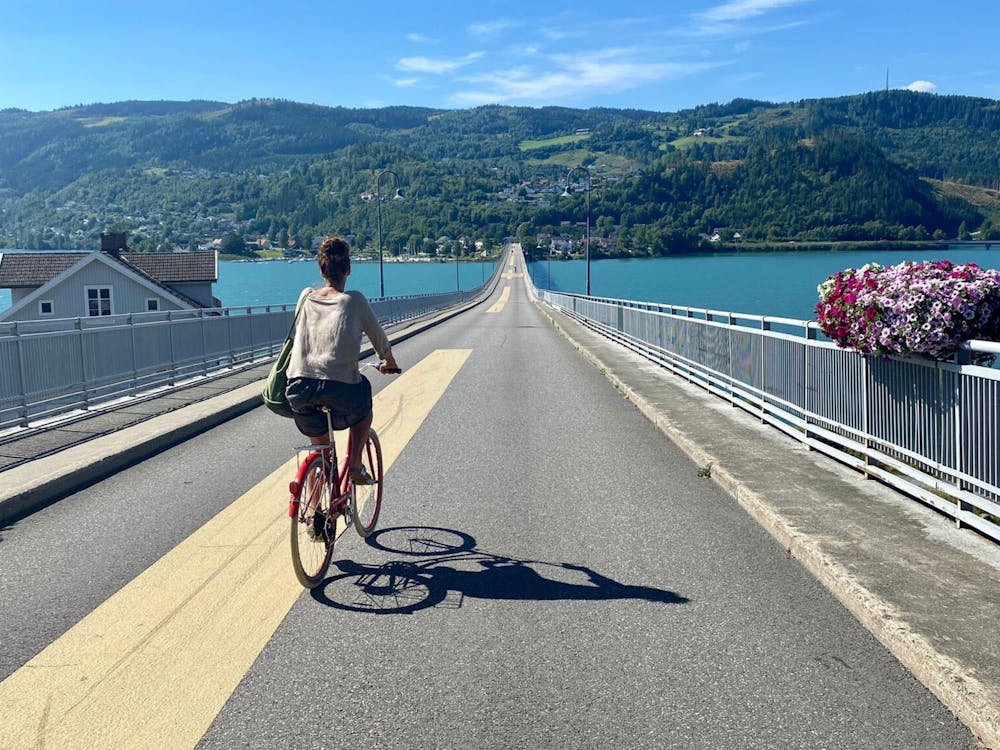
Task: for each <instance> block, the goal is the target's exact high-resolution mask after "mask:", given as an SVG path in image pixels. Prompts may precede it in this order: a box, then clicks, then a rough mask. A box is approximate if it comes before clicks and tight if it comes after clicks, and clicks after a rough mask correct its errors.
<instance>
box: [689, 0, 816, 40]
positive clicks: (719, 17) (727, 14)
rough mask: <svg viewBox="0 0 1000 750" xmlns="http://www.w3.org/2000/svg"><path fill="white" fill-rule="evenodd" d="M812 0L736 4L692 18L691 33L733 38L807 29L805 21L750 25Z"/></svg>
mask: <svg viewBox="0 0 1000 750" xmlns="http://www.w3.org/2000/svg"><path fill="white" fill-rule="evenodd" d="M806 2H811V0H732V1H731V2H727V3H723V4H721V5H716V6H714V7H712V8H709V9H708V10H706V11H702V12H701V13H694V14H692V15H691V20H692V22H693V24H692V27H691V29H690V33H693V34H696V35H699V36H719V37H722V36H732V35H737V34H739V35H742V36H745V35H747V34H770V33H774V32H776V31H785V30H787V29H793V28H795V27H797V26H801V25H803V23H804V22H803V21H790V22H785V23H782V24H771V25H763V26H761V25H747V22H749V21H753V20H755V19H758V18H759V17H760V16H763V15H765V14H767V13H770V12H771V11H775V10H779V9H781V8H785V7H790V6H793V5H800V4H802V3H806Z"/></svg>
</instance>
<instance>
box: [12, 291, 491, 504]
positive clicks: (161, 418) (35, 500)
mask: <svg viewBox="0 0 1000 750" xmlns="http://www.w3.org/2000/svg"><path fill="white" fill-rule="evenodd" d="M499 279H500V273H497V274H495V276H494V279H493V282H492V284H490V286H489V289H488V290H487V291H485V292H484V293H483V294H482V295H481V296H480V297H479V298H477V299H475V300H473V301H471V302H468V303H464V304H461V305H458V306H456V307H452V308H449V309H446V310H444V311H443V312H438V313H434V314H432V315H431V316H429V317H427V318H418V319H416V320H415V321H410V322H408V323H403V324H401V327H399V328H396V329H395V330H392V328H391V327H390V329H389V331H387V335H388V337H389V341H390V343H392V344H393V345H395V344H398V343H399V342H401V341H406V340H407V339H409V338H412V337H413V336H416V335H417V334H418V333H422V332H424V331H426V330H428V329H430V328H433V327H434V326H436V325H439V324H441V323H443V322H444V321H446V320H450V319H451V318H454V317H455V316H456V315H460V314H461V313H463V312H466V311H467V310H470V309H472V308H473V307H476V306H477V305H480V304H482V303H483V302H485V301H486V300H488V299H489V298H490V296H491V295H492V294H493V291H494V290H495V289H496V286H497V284H498V283H499ZM374 353H375V351H374V349H372V348H371V347H368V348H366V349H364V350H362V352H361V357H362V359H363V358H366V357H370V356H371V355H373V354H374ZM263 383H264V379H261V380H258V381H256V382H254V383H249V384H247V385H244V386H241V387H240V388H237V389H236V390H234V391H230V392H229V393H225V394H222V395H220V396H213V397H212V398H210V399H206V400H204V401H199V402H196V403H194V404H189V405H188V406H184V407H182V408H180V409H177V410H175V411H172V412H167V413H165V414H160V415H158V416H155V417H152V418H150V419H147V420H145V421H143V422H140V423H139V424H136V425H132V426H131V427H126V428H124V429H122V430H119V431H118V432H113V433H110V434H108V435H102V436H101V437H97V438H94V439H93V440H89V441H87V442H85V443H81V444H79V445H75V446H72V447H70V448H67V449H66V450H63V451H60V452H58V453H56V454H53V455H52V456H48V457H46V458H44V459H39V460H36V461H29V462H28V463H26V464H22V465H21V466H17V467H15V468H13V469H9V470H7V471H5V472H2V473H0V523H5V522H9V521H12V520H16V519H18V518H21V517H23V516H25V515H27V514H29V513H31V512H33V511H36V510H39V509H40V508H43V507H45V506H46V505H50V504H51V503H53V502H56V501H57V500H59V499H60V498H62V497H65V496H66V495H69V494H71V493H73V492H75V491H77V490H79V489H82V488H83V487H86V486H87V485H90V484H93V483H94V482H99V481H100V480H102V479H106V478H107V477H109V476H111V475H112V474H115V473H116V472H119V471H121V470H122V469H125V468H127V467H129V466H132V465H134V464H137V463H139V462H140V461H143V460H144V459H146V458H149V457H150V456H153V455H155V454H157V453H160V452H161V451H164V450H167V449H168V448H171V447H173V446H175V445H178V444H179V443H182V442H184V441H185V440H189V439H190V438H192V437H195V436H196V435H199V434H200V433H202V432H206V431H208V430H210V429H212V428H213V427H217V426H218V425H220V424H222V423H223V422H227V421H229V420H230V419H233V418H234V417H238V416H240V415H242V414H245V413H247V412H249V411H252V410H253V409H256V408H257V407H259V406H263V402H262V401H261V391H262V389H263Z"/></svg>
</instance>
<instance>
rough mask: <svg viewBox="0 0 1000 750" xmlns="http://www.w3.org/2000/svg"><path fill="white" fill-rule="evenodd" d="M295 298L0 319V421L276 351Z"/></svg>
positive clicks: (103, 399)
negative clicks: (264, 302)
mask: <svg viewBox="0 0 1000 750" xmlns="http://www.w3.org/2000/svg"><path fill="white" fill-rule="evenodd" d="M499 270H500V264H497V268H496V269H495V270H494V273H493V275H492V277H491V278H490V279H488V280H487V281H486V282H485V283H484V284H482V285H481V286H479V287H476V288H475V289H471V290H468V291H455V292H446V293H442V294H421V295H415V296H410V297H387V298H385V299H377V300H372V301H371V306H372V309H373V310H374V311H375V315H376V316H377V317H378V319H379V322H380V323H382V325H386V326H388V325H391V324H394V323H400V322H403V321H407V320H412V319H415V318H419V317H421V316H423V315H427V314H430V313H434V312H440V311H442V310H446V309H448V308H450V307H454V306H456V305H460V304H463V303H465V302H469V301H470V300H472V299H474V298H476V297H478V296H481V295H484V294H486V293H487V292H488V290H489V289H491V287H492V285H494V284H495V283H496V279H497V277H498V274H499ZM294 314H295V305H294V303H292V304H283V305H267V306H258V307H230V308H215V309H200V310H178V311H170V312H166V311H165V312H150V313H135V314H131V315H112V316H107V317H95V318H67V319H62V320H45V321H41V320H36V321H20V322H10V323H0V429H6V428H11V427H16V426H25V425H27V424H29V423H30V422H37V421H39V420H44V419H47V418H51V417H54V416H57V415H62V414H65V413H67V412H70V411H74V410H77V409H90V408H94V407H96V406H98V405H103V404H108V403H109V402H112V401H115V400H116V399H121V398H124V397H129V396H136V395H138V394H142V393H148V392H150V391H153V390H156V389H162V388H169V387H172V386H174V385H176V384H178V383H183V382H185V381H191V380H192V379H194V378H198V377H204V376H210V375H213V374H221V373H223V372H225V371H230V370H234V369H240V368H243V367H247V366H250V365H252V364H259V363H260V362H261V361H263V360H267V359H269V358H271V357H274V356H275V355H276V354H277V352H278V350H279V349H280V348H281V344H282V342H284V340H285V337H286V336H287V335H288V329H289V327H290V326H291V324H292V320H293V318H294Z"/></svg>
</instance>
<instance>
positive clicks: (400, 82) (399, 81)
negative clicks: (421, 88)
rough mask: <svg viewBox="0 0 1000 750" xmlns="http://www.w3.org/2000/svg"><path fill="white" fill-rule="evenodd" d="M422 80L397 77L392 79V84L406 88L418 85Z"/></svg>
mask: <svg viewBox="0 0 1000 750" xmlns="http://www.w3.org/2000/svg"><path fill="white" fill-rule="evenodd" d="M420 81H421V79H420V78H395V79H393V81H392V85H393V86H396V87H397V88H401V89H405V88H409V87H410V86H416V85H417V84H418V83H420Z"/></svg>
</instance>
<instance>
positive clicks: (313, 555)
mask: <svg viewBox="0 0 1000 750" xmlns="http://www.w3.org/2000/svg"><path fill="white" fill-rule="evenodd" d="M366 367H378V365H374V364H368V365H366ZM390 372H395V373H398V372H400V370H398V369H397V370H392V371H390ZM323 411H325V412H326V424H327V434H328V435H329V442H328V443H325V444H322V445H307V446H303V447H301V448H296V452H297V454H298V455H299V456H300V460H299V467H298V470H297V471H296V473H295V479H293V480H292V482H291V483H290V484H289V485H288V489H289V491H290V493H291V497H290V498H289V501H288V515H289V517H290V518H291V522H292V523H291V545H292V568H293V569H294V570H295V577H296V578H298V579H299V583H301V584H302V585H303V586H305V587H306V588H309V589H314V588H316V587H317V586H318V585H319V584H320V582H321V581H322V580H323V578H324V576H325V575H326V571H327V568H328V567H329V566H330V558H331V557H332V556H333V545H334V542H335V541H336V539H337V522H338V520H339V519H340V518H343V519H344V523H345V525H346V526H351V525H353V526H354V529H355V530H356V531H357V532H358V534H360V535H361V536H362V537H367V536H368V535H369V534H371V533H372V531H374V529H375V524H376V523H378V516H379V512H380V511H381V510H382V447H381V444H380V443H379V440H378V434H377V433H376V432H375V430H374V429H371V430H369V431H368V440H367V441H366V442H365V445H364V447H363V448H362V449H361V462H362V464H364V466H365V468H366V469H367V470H368V474H369V475H370V476H371V477H372V479H373V480H374V482H373V483H371V484H355V483H354V482H353V481H352V480H351V475H350V472H349V471H348V468H349V467H348V458H347V457H345V458H344V462H343V464H341V465H340V467H339V468H338V466H337V463H338V462H337V446H336V444H335V443H334V436H333V424H332V421H331V419H330V412H329V410H327V409H323ZM303 452H305V453H306V456H305V458H304V459H302V458H301V456H302V453H303ZM350 453H351V438H350V436H349V435H348V439H347V455H348V456H350Z"/></svg>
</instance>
